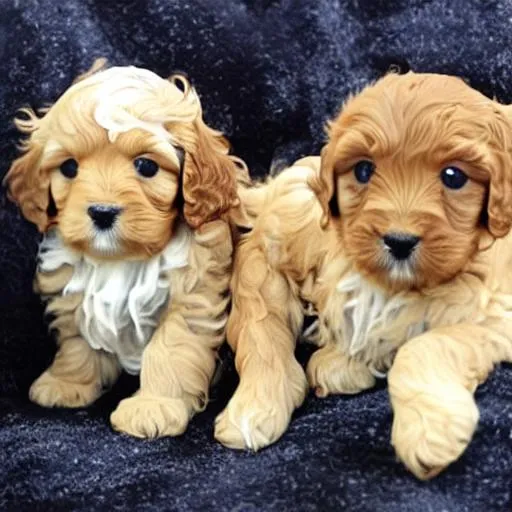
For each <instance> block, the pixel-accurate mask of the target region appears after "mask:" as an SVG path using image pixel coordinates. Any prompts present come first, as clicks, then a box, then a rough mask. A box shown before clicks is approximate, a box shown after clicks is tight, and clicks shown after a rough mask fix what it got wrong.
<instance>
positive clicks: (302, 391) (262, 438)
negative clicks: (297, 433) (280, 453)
mask: <svg viewBox="0 0 512 512" xmlns="http://www.w3.org/2000/svg"><path fill="white" fill-rule="evenodd" d="M295 364H297V363H295ZM297 367H298V368H299V371H297V373H296V374H295V379H290V380H288V379H287V378H286V377H284V378H283V379H282V380H280V381H279V382H274V383H273V384H274V385H272V383H270V382H269V381H267V382H264V381H263V380H261V379H260V380H258V381H255V382H252V384H251V386H248V385H245V386H244V384H243V383H242V384H241V386H240V387H239V388H238V389H237V391H236V392H235V394H234V395H233V398H232V399H231V400H230V402H229V403H228V405H227V407H226V409H224V411H223V412H222V413H221V414H220V415H219V416H217V418H216V420H215V434H214V435H215V439H217V441H219V442H221V443H222V444H223V445H224V446H227V447H228V448H234V449H239V450H241V449H245V448H248V449H250V450H254V451H257V450H260V449H261V448H264V447H266V446H268V445H270V444H272V443H274V442H275V441H277V440H278V439H279V438H280V437H281V436H282V435H283V433H284V432H285V430H286V428H287V427H288V424H289V423H290V419H291V416H292V413H293V411H294V409H295V408H296V407H299V406H300V404H302V402H303V400H304V397H305V395H306V392H307V383H306V379H305V376H304V372H303V371H302V369H301V368H300V366H299V365H298V364H297Z"/></svg>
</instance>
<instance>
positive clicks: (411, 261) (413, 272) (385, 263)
mask: <svg viewBox="0 0 512 512" xmlns="http://www.w3.org/2000/svg"><path fill="white" fill-rule="evenodd" d="M379 265H380V267H381V269H382V270H383V271H384V272H385V273H386V274H387V276H388V277H389V279H390V280H391V281H394V282H396V283H401V284H409V283H413V282H414V281H415V280H416V278H417V251H413V252H411V254H410V255H409V256H408V257H407V258H397V257H395V256H394V255H393V254H392V253H391V251H389V249H388V248H387V247H386V246H385V245H384V249H383V250H382V252H381V257H380V259H379Z"/></svg>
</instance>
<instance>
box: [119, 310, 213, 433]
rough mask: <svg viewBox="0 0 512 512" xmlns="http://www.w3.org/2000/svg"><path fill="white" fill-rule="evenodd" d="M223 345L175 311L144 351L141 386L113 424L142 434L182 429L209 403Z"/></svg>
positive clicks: (179, 430) (124, 429)
mask: <svg viewBox="0 0 512 512" xmlns="http://www.w3.org/2000/svg"><path fill="white" fill-rule="evenodd" d="M217 345H218V341H217V340H215V339H213V340H212V339H208V338H207V337H202V336H197V335H194V333H193V332H191V331H190V328H189V327H188V326H187V323H186V321H185V320H184V318H183V317H182V316H180V315H178V314H171V315H170V316H169V317H168V318H167V320H166V321H165V322H164V324H163V325H162V326H161V327H160V328H159V329H158V331H157V332H156V333H155V335H154V336H153V338H152V340H151V342H150V343H149V345H148V346H147V347H146V349H145V351H144V354H143V358H142V367H141V374H140V390H139V391H138V392H137V393H136V394H135V395H134V396H132V397H130V398H127V399H125V400H122V401H121V402H120V404H119V405H118V407H117V409H116V410H115V411H114V412H113V413H112V415H111V417H110V421H111V423H112V426H113V428H114V429H115V430H118V431H120V432H125V433H127V434H130V435H132V436H135V437H142V438H156V437H162V436H178V435H180V434H182V433H183V432H184V431H185V430H186V428H187V425H188V422H189V420H190V418H191V417H192V416H193V414H194V413H195V412H197V411H201V410H203V409H204V407H205V406H206V403H207V399H208V398H207V397H208V387H209V383H210V380H211V378H212V376H213V372H214V370H215V355H216V352H215V348H216V347H217Z"/></svg>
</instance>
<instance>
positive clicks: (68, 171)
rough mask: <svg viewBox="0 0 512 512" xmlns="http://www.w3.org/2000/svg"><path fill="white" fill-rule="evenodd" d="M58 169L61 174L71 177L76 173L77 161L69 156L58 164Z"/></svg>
mask: <svg viewBox="0 0 512 512" xmlns="http://www.w3.org/2000/svg"><path fill="white" fill-rule="evenodd" d="M59 169H60V172H61V173H62V175H63V176H65V177H66V178H69V179H73V178H74V177H75V176H76V175H77V174H78V162H77V161H76V160H75V159H73V158H69V159H68V160H66V161H65V162H62V164H60V167H59Z"/></svg>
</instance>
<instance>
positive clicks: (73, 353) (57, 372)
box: [29, 336, 120, 407]
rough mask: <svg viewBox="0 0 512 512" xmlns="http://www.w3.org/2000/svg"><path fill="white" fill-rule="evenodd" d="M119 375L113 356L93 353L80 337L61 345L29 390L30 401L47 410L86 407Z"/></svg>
mask: <svg viewBox="0 0 512 512" xmlns="http://www.w3.org/2000/svg"><path fill="white" fill-rule="evenodd" d="M119 373H120V368H119V364H118V362H117V359H116V358H115V356H113V355H112V354H108V353H107V352H103V351H101V350H94V349H92V348H91V347H90V345H89V344H88V343H87V342H86V341H85V340H84V339H82V338H80V337H79V336H75V337H71V338H67V339H65V340H63V341H61V342H60V347H59V350H58V352H57V354H56V356H55V359H54V360H53V363H52V364H51V366H50V367H49V368H48V370H46V371H45V372H44V373H43V374H42V375H41V376H40V377H39V378H38V379H37V380H35V381H34V383H33V384H32V386H31V387H30V392H29V396H30V399H31V400H32V401H33V402H35V403H37V404H39V405H42V406H44V407H84V406H86V405H89V404H91V403H92V402H94V401H95V400H96V399H97V398H99V397H100V396H101V395H102V394H103V393H104V392H105V391H106V390H107V389H108V388H110V387H111V386H112V384H113V383H114V382H115V381H116V380H117V378H118V376H119Z"/></svg>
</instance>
